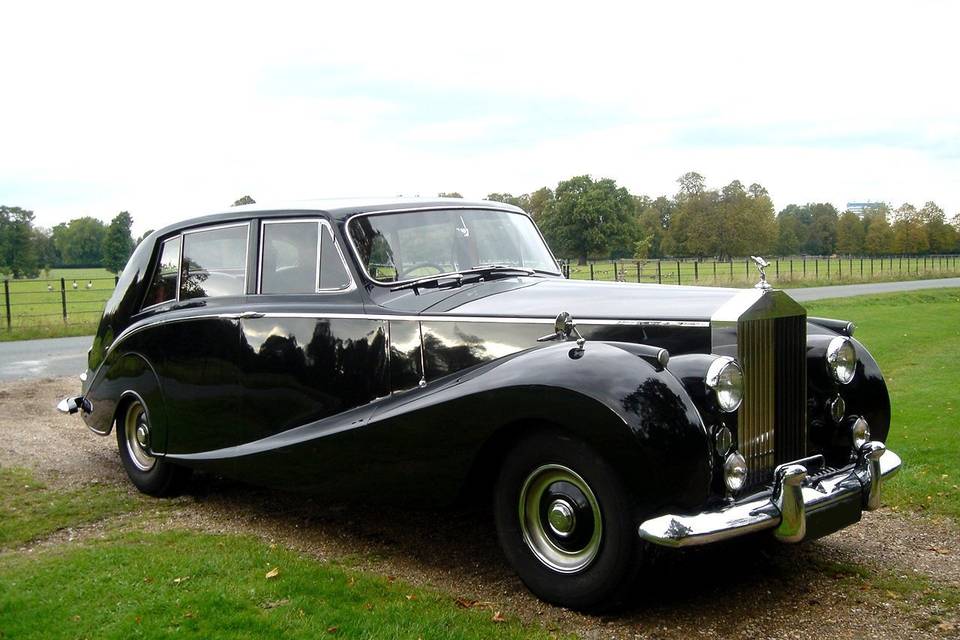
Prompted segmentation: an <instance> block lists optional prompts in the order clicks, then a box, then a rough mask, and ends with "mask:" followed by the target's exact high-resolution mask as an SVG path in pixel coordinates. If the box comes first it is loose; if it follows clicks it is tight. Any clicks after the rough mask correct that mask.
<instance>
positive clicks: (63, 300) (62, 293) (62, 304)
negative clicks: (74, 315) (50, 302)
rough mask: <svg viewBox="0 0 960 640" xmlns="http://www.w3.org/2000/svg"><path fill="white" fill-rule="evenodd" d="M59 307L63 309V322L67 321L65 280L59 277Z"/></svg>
mask: <svg viewBox="0 0 960 640" xmlns="http://www.w3.org/2000/svg"><path fill="white" fill-rule="evenodd" d="M60 307H61V308H62V309H63V323H64V324H66V323H67V282H66V280H65V279H64V278H60Z"/></svg>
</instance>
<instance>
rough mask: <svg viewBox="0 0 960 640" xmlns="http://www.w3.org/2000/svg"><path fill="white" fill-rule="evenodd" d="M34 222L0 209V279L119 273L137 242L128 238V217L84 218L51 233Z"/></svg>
mask: <svg viewBox="0 0 960 640" xmlns="http://www.w3.org/2000/svg"><path fill="white" fill-rule="evenodd" d="M33 219H34V215H33V211H30V210H28V209H23V208H21V207H7V206H0V274H3V275H7V276H12V277H14V278H35V277H37V276H38V275H39V274H40V272H41V271H44V270H47V269H51V268H54V267H104V268H106V269H107V270H109V271H111V272H113V273H120V271H122V270H123V267H124V265H125V264H126V263H127V259H128V258H129V257H130V254H131V253H133V249H134V247H135V246H136V244H137V242H139V240H137V241H136V242H135V241H134V239H133V236H132V235H131V227H132V226H133V218H132V217H131V216H130V214H129V213H128V212H126V211H121V212H120V213H118V214H117V215H116V216H114V218H113V219H112V220H111V221H110V222H109V223H104V222H103V221H102V220H99V219H97V218H93V217H91V216H84V217H81V218H74V219H73V220H70V221H69V222H61V223H60V224H58V225H56V226H55V227H53V228H52V229H45V228H43V227H37V226H35V225H34V223H33ZM149 233H150V232H149V231H148V232H147V233H145V234H144V236H146V235H147V234H149ZM144 236H141V239H142V237H144Z"/></svg>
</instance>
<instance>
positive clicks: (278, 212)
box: [155, 197, 523, 236]
mask: <svg viewBox="0 0 960 640" xmlns="http://www.w3.org/2000/svg"><path fill="white" fill-rule="evenodd" d="M433 208H443V209H451V208H457V209H475V208H483V209H499V210H502V211H512V212H516V213H523V210H522V209H520V208H519V207H515V206H513V205H510V204H505V203H503V202H496V201H494V200H467V199H464V198H403V197H398V198H339V199H321V200H299V201H295V202H277V203H263V204H260V203H257V204H249V205H242V206H238V207H228V208H226V209H223V210H221V211H219V212H215V213H209V214H207V215H200V216H195V217H191V218H187V219H184V220H182V221H180V222H176V223H174V224H171V225H168V226H166V227H164V228H163V229H160V230H158V231H157V232H156V234H155V235H156V236H162V235H167V234H169V233H171V232H175V231H179V230H182V229H186V228H189V227H194V226H198V225H204V224H215V223H222V222H231V221H234V220H245V219H249V218H255V217H273V216H285V215H289V214H291V213H319V214H325V215H327V216H329V217H330V218H332V219H334V220H345V219H347V218H349V217H350V216H352V215H355V214H358V213H375V212H378V211H380V212H383V211H396V210H403V209H413V210H416V209H433Z"/></svg>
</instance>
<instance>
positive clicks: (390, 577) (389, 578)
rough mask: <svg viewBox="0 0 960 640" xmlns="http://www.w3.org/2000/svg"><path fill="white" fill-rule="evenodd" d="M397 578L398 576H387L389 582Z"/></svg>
mask: <svg viewBox="0 0 960 640" xmlns="http://www.w3.org/2000/svg"><path fill="white" fill-rule="evenodd" d="M396 579H397V576H387V582H393V581H394V580H396Z"/></svg>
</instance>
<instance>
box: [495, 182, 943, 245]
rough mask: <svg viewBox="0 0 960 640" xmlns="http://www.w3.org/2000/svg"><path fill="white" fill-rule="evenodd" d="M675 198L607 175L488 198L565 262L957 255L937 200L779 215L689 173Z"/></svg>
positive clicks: (820, 206)
mask: <svg viewBox="0 0 960 640" xmlns="http://www.w3.org/2000/svg"><path fill="white" fill-rule="evenodd" d="M677 184H678V190H677V193H675V194H674V195H673V196H666V195H662V196H659V197H656V198H652V197H650V196H647V195H633V194H631V193H629V192H628V191H627V189H626V188H624V187H621V186H618V185H617V183H616V181H614V180H612V179H610V178H601V179H594V178H592V177H590V176H576V177H573V178H570V179H568V180H563V181H561V182H560V183H559V184H558V185H557V187H556V188H555V189H550V188H548V187H543V188H541V189H538V190H536V191H533V192H531V193H527V194H523V195H519V196H514V195H512V194H509V193H491V194H489V195H487V200H495V201H498V202H506V203H509V204H513V205H516V206H518V207H520V208H522V209H524V210H525V211H527V212H529V213H530V214H531V215H533V217H534V220H536V222H537V224H538V225H539V227H540V229H541V230H542V231H543V235H544V237H545V238H546V239H547V243H548V244H549V245H550V247H551V248H552V249H553V250H554V252H555V253H556V254H557V255H558V256H560V257H563V258H570V259H576V260H577V261H578V262H579V263H581V264H583V263H584V262H586V261H587V260H588V259H591V258H593V259H606V258H637V259H647V258H662V257H697V258H704V257H708V256H709V257H715V258H718V259H721V260H723V259H727V258H730V257H732V256H745V255H749V254H765V255H781V256H786V255H799V254H807V255H834V254H837V253H840V254H845V255H857V254H860V255H863V254H865V255H890V254H929V253H955V252H960V214H957V215H955V216H954V217H953V218H952V220H951V221H949V222H948V221H947V218H946V214H945V212H944V211H943V209H941V208H940V207H939V206H937V204H936V203H934V202H927V203H926V204H924V205H923V206H922V207H920V208H917V207H915V206H914V205H912V204H910V203H904V204H903V205H901V206H900V207H898V208H896V209H893V208H891V207H890V206H889V205H888V204H885V203H871V204H870V205H869V206H867V207H865V208H864V209H863V211H862V212H856V211H844V212H842V213H841V212H840V211H838V210H837V208H836V207H834V206H833V205H832V204H829V203H825V202H810V203H806V204H789V205H787V206H786V207H784V208H783V209H781V210H780V212H779V213H777V212H776V211H775V209H774V206H773V201H772V199H771V198H770V194H769V193H768V192H767V190H766V189H765V188H764V187H763V186H762V185H760V184H757V183H753V184H751V185H750V186H745V185H744V184H743V183H742V182H740V181H739V180H734V181H732V182H731V183H730V184H728V185H726V186H724V187H722V188H719V189H716V188H712V189H711V188H708V186H707V184H706V180H705V179H704V177H703V176H702V175H700V174H699V173H695V172H689V173H685V174H683V175H682V176H680V178H678V179H677Z"/></svg>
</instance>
